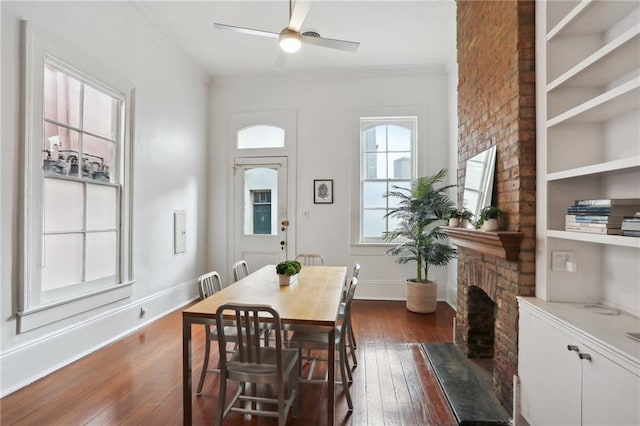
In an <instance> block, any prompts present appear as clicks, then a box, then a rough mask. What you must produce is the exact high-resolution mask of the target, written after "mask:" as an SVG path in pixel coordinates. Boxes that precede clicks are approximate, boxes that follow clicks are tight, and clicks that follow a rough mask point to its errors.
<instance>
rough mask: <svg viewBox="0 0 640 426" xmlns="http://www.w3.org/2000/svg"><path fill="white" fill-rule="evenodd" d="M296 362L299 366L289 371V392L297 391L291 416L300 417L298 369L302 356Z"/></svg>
mask: <svg viewBox="0 0 640 426" xmlns="http://www.w3.org/2000/svg"><path fill="white" fill-rule="evenodd" d="M296 364H298V366H297V367H296V368H292V369H291V373H289V392H290V393H291V392H295V398H294V399H293V407H292V408H291V417H293V418H294V419H295V418H297V417H298V401H299V399H298V395H299V393H298V377H299V374H298V371H300V358H298V362H297V363H296Z"/></svg>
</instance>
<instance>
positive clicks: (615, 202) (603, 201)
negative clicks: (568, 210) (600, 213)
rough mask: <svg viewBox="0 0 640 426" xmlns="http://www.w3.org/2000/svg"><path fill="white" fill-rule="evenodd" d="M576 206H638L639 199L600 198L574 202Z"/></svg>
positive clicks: (639, 204)
mask: <svg viewBox="0 0 640 426" xmlns="http://www.w3.org/2000/svg"><path fill="white" fill-rule="evenodd" d="M575 205H576V206H598V207H613V206H631V205H633V206H640V198H600V199H591V200H576V202H575Z"/></svg>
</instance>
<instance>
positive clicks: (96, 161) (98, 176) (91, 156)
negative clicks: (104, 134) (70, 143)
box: [82, 134, 115, 182]
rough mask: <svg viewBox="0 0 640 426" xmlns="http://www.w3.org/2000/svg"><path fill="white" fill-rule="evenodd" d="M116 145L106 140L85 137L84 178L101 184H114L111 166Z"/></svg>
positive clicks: (83, 145) (83, 144)
mask: <svg viewBox="0 0 640 426" xmlns="http://www.w3.org/2000/svg"><path fill="white" fill-rule="evenodd" d="M114 146H115V144H114V143H113V142H109V141H106V140H104V139H100V138H96V137H93V136H89V135H86V134H85V135H84V139H83V143H82V147H83V152H84V155H83V158H84V161H83V164H82V176H83V177H87V178H89V179H95V180H98V181H101V182H113V181H114V179H113V175H112V168H111V164H112V162H113V150H114Z"/></svg>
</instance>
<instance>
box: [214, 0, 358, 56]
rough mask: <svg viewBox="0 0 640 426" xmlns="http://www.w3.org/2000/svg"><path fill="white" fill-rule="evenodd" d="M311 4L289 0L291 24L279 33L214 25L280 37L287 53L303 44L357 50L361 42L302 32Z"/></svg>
mask: <svg viewBox="0 0 640 426" xmlns="http://www.w3.org/2000/svg"><path fill="white" fill-rule="evenodd" d="M309 7H310V4H309V2H308V1H305V0H298V1H296V3H295V8H294V7H293V4H292V0H289V25H287V26H286V27H285V28H284V29H283V30H282V31H280V32H279V33H274V32H271V31H263V30H255V29H253V28H245V27H237V26H234V25H226V24H219V23H217V22H216V23H214V24H213V26H214V28H216V29H219V30H227V31H233V32H237V33H241V34H249V35H257V36H262V37H272V38H278V39H279V41H280V48H281V49H282V50H283V51H285V52H287V53H294V52H297V51H298V50H299V49H300V47H301V46H302V44H303V43H304V44H313V45H315V46H321V47H329V48H331V49H338V50H346V51H348V52H355V51H356V50H358V47H359V46H360V43H358V42H355V41H346V40H336V39H332V38H325V37H321V36H320V34H318V33H317V32H315V31H304V32H300V27H302V23H303V22H304V19H305V18H306V16H307V12H308V11H309Z"/></svg>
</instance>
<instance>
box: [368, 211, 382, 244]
mask: <svg viewBox="0 0 640 426" xmlns="http://www.w3.org/2000/svg"><path fill="white" fill-rule="evenodd" d="M385 213H386V211H385V210H364V211H363V212H362V236H363V237H364V238H382V234H383V232H384V231H385V230H386V228H385V226H386V220H385V218H384V215H385Z"/></svg>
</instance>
